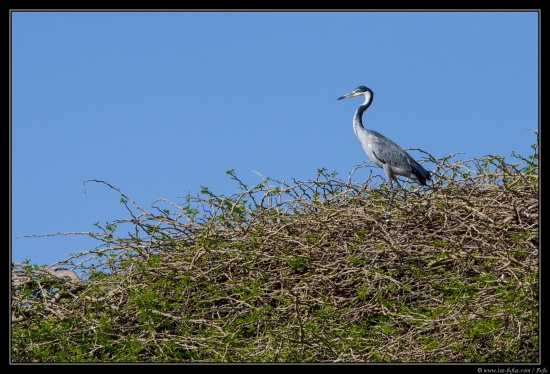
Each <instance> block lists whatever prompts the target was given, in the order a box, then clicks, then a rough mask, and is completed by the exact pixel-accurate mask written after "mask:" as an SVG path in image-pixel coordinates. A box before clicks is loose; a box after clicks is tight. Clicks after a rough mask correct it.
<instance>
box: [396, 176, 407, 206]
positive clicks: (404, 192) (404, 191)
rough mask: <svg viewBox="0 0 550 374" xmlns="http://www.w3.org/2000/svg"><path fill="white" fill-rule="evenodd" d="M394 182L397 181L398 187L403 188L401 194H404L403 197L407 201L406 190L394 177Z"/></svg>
mask: <svg viewBox="0 0 550 374" xmlns="http://www.w3.org/2000/svg"><path fill="white" fill-rule="evenodd" d="M395 183H397V185H398V186H399V188H400V189H401V190H403V196H404V198H405V201H407V190H405V189H404V188H403V187H402V186H401V184H400V183H399V181H398V180H397V178H395Z"/></svg>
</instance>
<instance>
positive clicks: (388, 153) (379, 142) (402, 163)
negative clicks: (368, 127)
mask: <svg viewBox="0 0 550 374" xmlns="http://www.w3.org/2000/svg"><path fill="white" fill-rule="evenodd" d="M378 135H379V134H378ZM370 148H371V150H372V153H373V154H374V156H375V157H376V158H377V159H378V160H379V161H380V162H382V163H383V164H388V165H389V166H391V167H392V168H393V169H396V168H397V169H399V171H402V172H403V173H408V172H411V171H412V170H413V165H412V162H414V160H413V159H412V158H411V156H410V155H409V154H408V153H407V152H405V150H404V149H403V148H401V147H400V146H398V145H397V144H395V143H394V142H392V141H391V140H389V139H388V138H386V137H385V136H382V135H379V136H376V138H375V139H374V141H372V142H371V143H370ZM396 171H397V170H396ZM399 174H401V173H399Z"/></svg>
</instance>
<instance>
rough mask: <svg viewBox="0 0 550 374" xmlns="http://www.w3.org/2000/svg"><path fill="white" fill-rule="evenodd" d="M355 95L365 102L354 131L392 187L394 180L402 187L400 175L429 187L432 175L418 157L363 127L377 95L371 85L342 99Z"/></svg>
mask: <svg viewBox="0 0 550 374" xmlns="http://www.w3.org/2000/svg"><path fill="white" fill-rule="evenodd" d="M355 96H364V97H365V101H364V102H363V104H361V105H359V107H358V108H357V110H356V111H355V115H354V117H353V131H354V132H355V135H356V136H357V138H358V139H359V141H360V142H361V145H362V146H363V150H364V151H365V153H366V154H367V156H369V159H370V160H371V161H372V162H373V163H374V164H375V165H377V166H378V167H380V168H382V169H383V170H384V173H385V174H386V176H387V177H388V179H389V182H390V187H391V188H392V189H393V181H395V183H397V185H398V186H399V187H401V185H400V184H399V181H398V180H397V176H398V175H402V176H404V177H407V178H409V179H412V180H414V181H416V182H418V183H420V184H421V185H423V186H425V185H426V181H427V180H428V179H430V178H431V175H430V173H429V172H428V171H427V170H426V169H424V168H423V167H422V165H420V164H419V163H418V162H416V160H415V159H413V158H412V157H411V156H410V155H409V154H408V153H407V152H406V151H405V150H404V149H403V148H401V147H400V146H398V145H397V144H395V143H394V142H393V141H391V140H390V139H388V138H386V137H385V136H384V135H382V134H380V133H378V132H376V131H373V130H367V129H366V128H365V127H364V126H363V113H364V112H365V110H367V108H368V107H369V106H370V104H371V103H372V99H373V96H374V95H373V93H372V91H371V90H370V89H369V88H367V87H365V86H359V87H357V88H356V89H355V90H353V91H352V92H350V93H349V94H346V95H344V96H341V97H339V98H338V100H342V99H347V98H350V97H355ZM394 194H395V192H393V193H392V196H391V198H390V206H389V207H388V210H389V209H390V207H391V202H392V200H393V197H394Z"/></svg>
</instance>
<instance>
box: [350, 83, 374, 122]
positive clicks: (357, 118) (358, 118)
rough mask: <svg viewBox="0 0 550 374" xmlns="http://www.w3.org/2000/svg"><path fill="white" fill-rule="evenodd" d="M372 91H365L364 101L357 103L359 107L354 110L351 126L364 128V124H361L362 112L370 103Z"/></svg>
mask: <svg viewBox="0 0 550 374" xmlns="http://www.w3.org/2000/svg"><path fill="white" fill-rule="evenodd" d="M372 98H373V97H372V93H370V92H367V93H365V102H364V103H363V104H361V105H359V107H357V110H356V111H355V116H354V117H353V127H354V128H355V127H361V128H363V129H364V128H365V126H363V113H364V112H365V110H367V108H368V107H369V106H370V104H371V103H372Z"/></svg>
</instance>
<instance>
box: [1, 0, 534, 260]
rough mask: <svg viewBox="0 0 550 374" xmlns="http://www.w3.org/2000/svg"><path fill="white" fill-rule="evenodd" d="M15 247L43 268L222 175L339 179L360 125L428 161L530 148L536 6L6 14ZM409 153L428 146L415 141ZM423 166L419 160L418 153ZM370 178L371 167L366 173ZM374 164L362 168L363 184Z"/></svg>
mask: <svg viewBox="0 0 550 374" xmlns="http://www.w3.org/2000/svg"><path fill="white" fill-rule="evenodd" d="M11 17H12V24H11V32H12V36H11V38H12V39H11V42H12V44H11V48H12V49H11V52H12V55H11V63H12V66H11V68H12V71H11V73H12V74H11V77H12V87H11V88H12V90H11V105H12V106H11V109H12V121H11V152H10V155H11V160H10V162H11V167H12V169H11V177H12V179H11V208H12V210H11V217H10V219H11V239H12V241H11V244H12V247H11V254H12V260H13V261H23V260H24V259H25V258H28V259H30V260H31V263H37V264H46V265H49V264H52V263H55V262H57V261H60V260H62V259H64V258H66V256H67V254H69V253H72V252H78V251H81V250H87V249H93V248H94V247H95V246H96V245H97V244H99V243H98V242H96V241H94V240H91V239H86V238H85V237H80V236H77V237H72V236H69V237H64V236H61V237H45V238H20V237H21V236H25V235H33V234H51V233H56V232H85V231H95V227H94V226H93V224H94V223H95V222H100V223H102V224H104V223H105V222H112V221H113V220H116V219H126V218H129V215H128V213H127V211H126V210H125V209H124V206H123V205H121V204H119V199H120V197H119V196H118V195H117V194H116V193H115V192H114V191H112V190H110V189H108V188H107V187H105V186H103V185H99V184H88V185H87V191H86V194H85V193H84V184H83V181H84V180H87V179H100V180H104V181H106V182H108V183H110V184H112V185H113V186H115V187H117V188H119V189H120V190H121V191H122V192H124V193H125V194H126V195H127V196H129V197H130V198H132V199H133V200H135V201H136V202H137V203H138V204H140V205H141V206H143V207H144V208H150V207H151V204H152V203H153V202H154V201H155V200H157V199H160V198H165V199H169V200H172V201H174V202H181V201H182V200H181V198H183V197H184V196H186V195H187V194H193V195H196V194H198V193H199V192H200V186H206V187H209V188H210V189H211V190H212V191H213V192H214V193H216V194H221V193H223V194H225V195H231V194H233V193H236V192H239V191H238V189H237V188H236V185H235V183H234V182H233V181H231V180H230V179H229V176H228V175H226V173H225V171H226V170H229V169H234V170H235V172H236V173H237V175H238V176H239V177H240V178H241V179H242V180H243V181H245V182H247V183H250V184H256V183H259V182H260V181H261V180H260V177H259V176H258V175H257V174H255V173H254V172H253V171H256V172H258V173H260V174H262V175H263V176H265V177H271V178H274V179H278V180H283V179H285V180H287V181H290V180H291V179H292V178H296V179H297V180H307V179H312V178H315V176H316V172H317V169H318V168H321V167H326V168H327V169H328V170H329V171H337V172H338V173H339V175H340V176H341V177H342V178H343V179H347V176H348V175H349V172H350V171H351V170H352V169H353V168H354V167H355V166H357V165H359V164H360V163H361V162H363V161H365V160H367V156H366V155H365V153H364V152H363V150H362V148H361V145H360V143H359V141H358V140H357V138H356V137H355V135H354V133H353V129H352V117H353V113H354V111H355V109H356V107H357V105H359V104H360V103H361V102H362V100H361V99H360V98H353V99H348V100H344V101H338V100H337V98H338V97H340V96H341V95H343V94H346V93H348V92H350V91H352V90H353V89H354V88H356V87H357V86H359V85H366V86H368V87H370V88H371V89H372V90H373V91H374V101H373V104H372V105H371V107H370V108H369V109H368V110H367V112H366V113H365V115H364V123H365V126H366V127H367V128H369V129H374V130H377V131H379V132H381V133H382V134H384V135H386V136H387V137H389V138H390V139H392V140H394V141H395V142H396V143H397V144H399V145H400V146H402V147H403V148H420V149H423V150H425V151H427V152H429V153H431V154H432V155H434V156H435V157H442V156H446V155H449V154H451V153H455V152H462V153H463V154H462V155H461V156H460V157H461V158H464V159H466V158H473V157H481V156H485V155H488V154H497V155H503V156H506V157H509V156H510V153H511V152H512V151H516V152H519V153H521V154H523V155H530V154H531V153H532V149H531V145H532V144H533V143H535V140H536V138H535V135H534V133H533V132H532V131H531V130H529V129H537V128H538V127H539V123H538V113H539V108H538V102H539V96H538V94H539V87H538V85H539V69H540V67H539V52H540V51H539V19H540V13H538V12H536V11H532V12H502V11H500V12H203V13H199V12H13V13H12V15H11ZM411 154H412V155H413V156H414V157H416V158H420V157H422V155H421V154H419V153H415V152H414V151H411ZM424 165H425V166H426V168H427V169H430V168H431V165H430V164H429V163H425V164H424ZM377 173H378V171H377ZM367 175H368V169H361V170H360V171H358V172H357V173H356V174H355V179H356V180H360V179H361V178H362V177H366V176H367Z"/></svg>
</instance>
